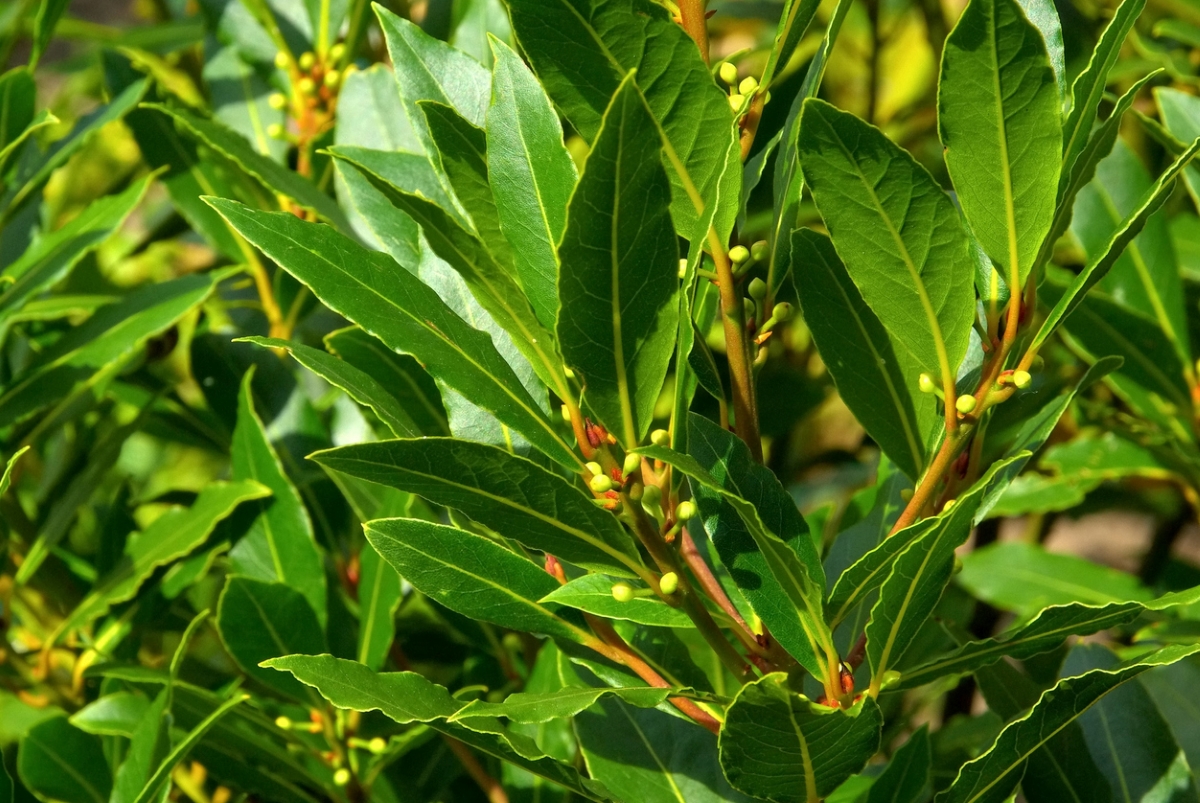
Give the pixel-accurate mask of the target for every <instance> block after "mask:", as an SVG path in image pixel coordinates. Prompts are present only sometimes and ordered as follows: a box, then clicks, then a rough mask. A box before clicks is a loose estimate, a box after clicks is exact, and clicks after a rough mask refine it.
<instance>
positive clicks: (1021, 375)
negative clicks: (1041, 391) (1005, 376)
mask: <svg viewBox="0 0 1200 803" xmlns="http://www.w3.org/2000/svg"><path fill="white" fill-rule="evenodd" d="M1012 380H1013V384H1014V385H1016V386H1017V387H1019V388H1021V389H1022V390H1024V389H1025V388H1027V387H1029V383H1030V382H1032V381H1033V377H1032V376H1030V375H1029V372H1028V371H1013V375H1012Z"/></svg>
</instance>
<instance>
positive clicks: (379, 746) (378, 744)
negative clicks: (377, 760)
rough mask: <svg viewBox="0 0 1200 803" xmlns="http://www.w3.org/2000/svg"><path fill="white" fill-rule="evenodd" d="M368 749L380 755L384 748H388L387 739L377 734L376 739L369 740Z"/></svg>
mask: <svg viewBox="0 0 1200 803" xmlns="http://www.w3.org/2000/svg"><path fill="white" fill-rule="evenodd" d="M367 749H368V750H370V751H371V752H372V753H374V754H375V755H379V754H380V753H382V752H383V751H384V750H387V741H386V740H385V739H384V738H383V737H382V736H376V737H375V738H374V739H372V740H371V741H369V742H367Z"/></svg>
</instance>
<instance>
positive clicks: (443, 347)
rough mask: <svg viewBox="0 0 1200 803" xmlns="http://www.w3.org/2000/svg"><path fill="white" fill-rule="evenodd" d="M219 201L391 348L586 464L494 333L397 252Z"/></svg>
mask: <svg viewBox="0 0 1200 803" xmlns="http://www.w3.org/2000/svg"><path fill="white" fill-rule="evenodd" d="M211 203H212V205H213V207H214V208H216V209H217V210H218V211H219V212H221V214H222V215H223V216H225V217H226V219H228V220H229V221H230V222H231V223H232V224H233V225H234V227H235V228H237V229H238V231H240V232H241V233H242V234H243V235H244V236H246V238H247V239H248V240H250V241H251V242H252V243H254V244H255V245H256V246H258V247H260V248H262V249H263V250H264V252H265V253H267V254H268V255H269V256H271V257H272V258H273V259H274V260H275V261H276V262H278V263H279V264H280V265H282V266H283V267H284V268H285V269H286V270H288V272H290V273H292V275H294V276H296V278H298V279H300V280H301V281H302V282H304V283H305V284H307V285H308V286H309V287H310V288H312V289H313V292H314V293H315V294H316V296H317V297H318V298H320V299H321V300H322V301H323V302H324V303H325V304H326V305H327V306H329V307H330V308H331V309H333V310H335V311H337V312H339V313H340V314H342V315H344V316H345V317H347V318H348V319H350V320H351V321H354V322H355V323H357V324H358V325H359V326H361V327H362V328H363V329H364V330H366V331H367V332H369V333H371V334H374V335H375V336H377V337H378V338H379V339H380V340H382V341H383V342H384V343H385V344H387V345H388V346H389V347H391V348H393V349H396V350H399V351H404V352H406V353H410V354H412V355H413V356H414V357H416V358H417V359H418V360H420V362H421V363H422V364H423V365H424V366H425V367H426V368H427V369H428V370H429V371H430V373H432V374H433V375H434V376H436V377H438V378H439V379H441V380H442V381H443V382H445V383H446V384H447V385H449V386H450V387H452V388H455V389H456V390H458V391H459V392H460V393H462V394H463V395H465V396H468V397H469V398H470V399H471V400H472V402H474V403H475V404H477V405H479V406H480V407H482V408H484V409H486V410H487V411H488V412H490V413H492V414H493V415H495V416H496V418H498V419H499V420H501V421H503V422H505V423H507V424H508V425H509V426H511V427H512V428H513V429H515V430H516V431H518V432H520V433H521V434H522V435H524V436H525V437H526V438H528V439H529V441H530V443H532V444H534V445H535V446H537V447H538V448H539V449H540V450H541V451H542V452H543V453H545V454H546V455H548V456H550V457H551V458H553V459H555V460H557V461H559V462H561V463H563V465H567V466H571V467H577V466H578V465H579V458H578V457H576V456H575V454H574V450H573V449H572V448H571V447H570V446H569V445H568V444H567V443H566V441H565V440H564V439H563V437H562V435H560V434H559V432H558V430H557V429H556V428H555V426H554V425H553V424H551V423H550V421H549V420H547V418H546V416H545V415H544V414H543V413H542V412H541V410H539V409H538V406H537V403H536V402H535V401H534V400H533V399H532V398H530V396H529V394H528V392H527V391H525V390H524V388H523V387H522V386H521V383H520V381H519V380H518V379H517V377H516V376H515V374H514V373H513V370H512V368H511V367H510V366H509V365H508V363H507V362H505V361H504V358H503V357H501V356H500V354H499V352H497V351H496V347H495V346H494V345H493V344H492V342H491V338H489V337H488V336H487V335H485V334H483V333H481V332H479V331H477V330H475V329H472V328H471V327H470V326H468V325H467V324H466V323H464V322H463V320H462V319H461V318H459V317H458V316H456V315H455V314H454V312H453V311H451V310H450V309H449V308H448V307H447V306H446V305H445V303H443V302H442V301H441V299H439V298H438V296H437V294H436V293H435V292H434V291H433V290H432V289H430V288H429V287H428V286H426V285H425V284H423V283H422V282H421V281H420V280H419V279H418V278H417V277H416V276H413V275H412V274H411V273H409V272H408V271H407V270H404V269H403V268H401V267H400V266H399V265H397V264H396V263H395V262H394V261H393V260H392V259H391V258H390V257H388V256H386V255H384V254H380V253H377V252H372V251H367V250H366V249H364V248H362V247H361V246H359V245H358V244H357V243H354V242H353V241H351V240H349V239H348V238H346V237H343V236H341V235H339V234H337V233H336V232H334V231H332V230H331V229H328V228H321V227H319V226H315V225H313V224H310V223H305V222H303V221H300V220H298V219H296V217H295V216H294V215H288V214H286V213H267V212H253V211H251V210H249V209H247V208H246V207H243V206H241V205H240V204H236V203H233V202H229V201H220V200H213V201H211ZM335 255H339V256H337V258H336V261H335Z"/></svg>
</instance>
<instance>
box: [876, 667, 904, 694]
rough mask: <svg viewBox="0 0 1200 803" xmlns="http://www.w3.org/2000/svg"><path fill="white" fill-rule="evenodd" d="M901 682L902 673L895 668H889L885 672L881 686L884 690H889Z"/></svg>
mask: <svg viewBox="0 0 1200 803" xmlns="http://www.w3.org/2000/svg"><path fill="white" fill-rule="evenodd" d="M899 684H900V673H899V672H897V671H896V670H895V669H889V670H887V671H886V672H884V673H883V677H882V678H881V679H880V683H879V688H880V689H882V690H887V689H890V688H892V687H893V686H897V685H899Z"/></svg>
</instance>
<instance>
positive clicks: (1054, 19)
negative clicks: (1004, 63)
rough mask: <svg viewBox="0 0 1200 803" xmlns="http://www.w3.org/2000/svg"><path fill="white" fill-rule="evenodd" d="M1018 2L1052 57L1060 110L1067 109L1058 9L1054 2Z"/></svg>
mask: <svg viewBox="0 0 1200 803" xmlns="http://www.w3.org/2000/svg"><path fill="white" fill-rule="evenodd" d="M1018 2H1019V3H1020V6H1021V12H1022V13H1023V14H1024V15H1025V18H1026V19H1027V20H1029V22H1030V23H1031V24H1032V25H1033V27H1034V28H1036V29H1037V31H1038V33H1039V34H1040V35H1041V37H1042V40H1043V41H1044V42H1045V47H1046V55H1047V56H1049V57H1050V69H1052V70H1053V71H1054V84H1055V86H1056V87H1057V89H1058V100H1059V108H1060V109H1065V107H1066V103H1067V101H1068V100H1069V99H1070V98H1069V96H1068V92H1067V65H1066V52H1065V47H1064V45H1063V32H1062V20H1060V19H1059V18H1058V9H1057V8H1055V6H1054V2H1053V0H1018ZM1059 116H1060V117H1061V116H1062V115H1059Z"/></svg>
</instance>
